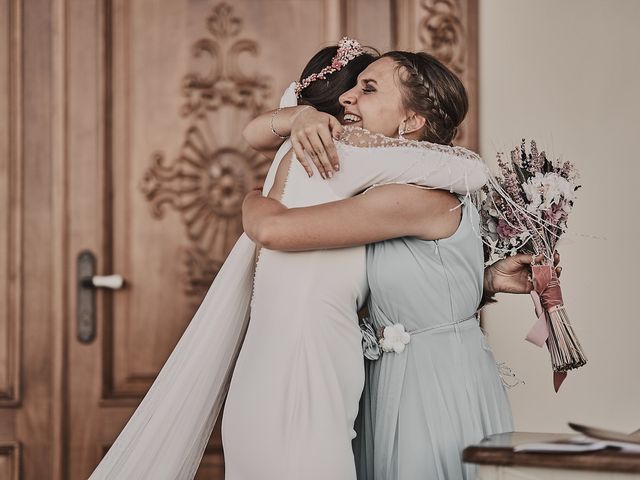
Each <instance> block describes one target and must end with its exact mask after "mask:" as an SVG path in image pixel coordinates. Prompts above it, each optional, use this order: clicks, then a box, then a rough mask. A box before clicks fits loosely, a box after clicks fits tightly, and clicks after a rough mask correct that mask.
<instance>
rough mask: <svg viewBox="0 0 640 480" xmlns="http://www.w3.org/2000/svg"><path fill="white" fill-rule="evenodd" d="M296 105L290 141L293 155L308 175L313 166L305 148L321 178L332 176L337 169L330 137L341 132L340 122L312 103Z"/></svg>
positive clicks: (336, 135)
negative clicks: (296, 109)
mask: <svg viewBox="0 0 640 480" xmlns="http://www.w3.org/2000/svg"><path fill="white" fill-rule="evenodd" d="M299 108H300V110H299V111H298V112H297V114H296V115H295V116H294V117H292V122H291V143H292V145H293V150H294V152H295V153H296V157H298V161H299V162H300V163H301V164H302V166H303V167H304V168H305V170H306V171H307V174H308V175H309V176H312V175H313V170H312V168H311V165H310V164H309V162H308V160H307V158H306V157H305V152H306V153H307V155H308V157H309V158H310V159H311V161H312V162H313V163H314V164H315V166H316V168H317V169H318V172H320V175H321V176H322V178H325V179H326V178H331V177H332V176H333V174H334V173H335V172H336V171H337V170H339V169H340V160H339V158H338V153H337V152H336V147H335V144H334V143H333V141H334V139H337V138H339V136H340V134H341V133H342V125H340V122H339V121H338V119H337V118H336V117H334V116H333V115H329V114H328V113H323V112H319V111H318V110H316V109H315V108H314V107H312V106H304V107H299Z"/></svg>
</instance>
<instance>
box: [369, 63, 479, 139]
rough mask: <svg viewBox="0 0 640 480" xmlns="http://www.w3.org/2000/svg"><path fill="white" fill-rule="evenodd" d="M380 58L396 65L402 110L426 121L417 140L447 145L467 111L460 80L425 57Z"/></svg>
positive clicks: (466, 101) (467, 102) (464, 93)
mask: <svg viewBox="0 0 640 480" xmlns="http://www.w3.org/2000/svg"><path fill="white" fill-rule="evenodd" d="M382 57H389V58H391V59H392V60H393V61H394V62H396V64H397V68H398V74H399V75H398V78H399V82H400V85H401V89H402V97H403V104H404V107H405V108H406V109H407V110H411V111H413V112H415V113H417V114H418V115H421V116H423V117H424V118H425V119H426V123H425V126H424V129H423V132H422V138H421V140H427V141H429V142H432V143H439V144H443V145H450V144H451V142H452V141H453V139H454V138H455V136H456V134H457V132H458V127H459V125H460V124H461V123H462V121H463V120H464V117H465V116H466V114H467V111H468V110H469V99H468V97H467V91H466V90H465V88H464V85H463V84H462V82H461V81H460V79H459V78H458V77H457V76H456V74H455V73H453V72H452V71H451V70H449V69H448V68H447V67H446V66H445V65H443V64H442V63H441V62H440V61H439V60H438V59H436V58H435V57H434V56H432V55H429V54H428V53H424V52H418V53H413V52H403V51H393V52H388V53H385V54H384V55H382Z"/></svg>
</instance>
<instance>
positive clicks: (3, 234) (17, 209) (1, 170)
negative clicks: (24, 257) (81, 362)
mask: <svg viewBox="0 0 640 480" xmlns="http://www.w3.org/2000/svg"><path fill="white" fill-rule="evenodd" d="M17 8H18V5H17V2H11V1H9V0H0V39H1V41H0V115H1V117H0V407H2V406H4V407H10V406H16V405H17V404H18V403H19V401H20V383H19V382H20V358H21V357H20V345H21V343H20V326H21V313H20V301H19V299H20V290H21V285H22V281H21V280H22V272H21V261H20V259H21V249H22V248H21V247H22V238H21V215H22V205H21V185H22V180H23V178H22V162H21V157H20V149H19V143H18V140H19V138H20V104H19V99H20V96H19V93H20V90H19V88H20V69H19V68H18V67H19V63H18V62H19V50H18V48H19V43H18V42H17V40H18V38H19V37H18V35H19V31H18V23H17V13H18V12H17Z"/></svg>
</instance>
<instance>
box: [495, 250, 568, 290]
mask: <svg viewBox="0 0 640 480" xmlns="http://www.w3.org/2000/svg"><path fill="white" fill-rule="evenodd" d="M542 259H543V256H542V255H539V256H537V257H535V261H536V262H540V261H542ZM533 260H534V258H533V257H532V256H531V255H528V254H526V253H519V254H517V255H513V256H512V257H506V258H503V259H502V260H499V261H497V262H496V263H494V264H493V265H491V266H490V267H488V268H487V269H486V270H485V276H484V288H485V293H486V294H488V295H493V294H495V293H530V292H531V290H533V283H531V280H530V278H531V277H530V275H531V263H532V261H533ZM559 263H560V254H559V253H558V252H556V253H555V255H554V257H553V265H554V266H555V267H556V274H557V275H558V277H559V276H560V273H561V271H562V267H559V266H558V264H559Z"/></svg>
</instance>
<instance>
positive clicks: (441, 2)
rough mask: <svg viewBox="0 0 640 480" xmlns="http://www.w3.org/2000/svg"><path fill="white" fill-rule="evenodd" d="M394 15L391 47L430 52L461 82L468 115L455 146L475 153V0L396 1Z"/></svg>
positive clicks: (476, 134) (476, 144) (476, 117)
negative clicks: (457, 145)
mask: <svg viewBox="0 0 640 480" xmlns="http://www.w3.org/2000/svg"><path fill="white" fill-rule="evenodd" d="M394 12H395V15H394V17H395V18H396V22H395V42H394V43H395V47H394V48H398V49H401V50H413V51H415V50H422V51H425V52H427V53H430V54H432V55H434V56H435V57H437V58H438V59H439V60H441V61H442V62H443V63H444V64H445V65H447V66H448V67H449V68H451V70H453V71H454V72H455V73H456V74H457V75H458V76H459V77H460V78H461V79H462V81H463V83H464V85H465V87H466V89H467V93H468V94H469V113H468V114H467V118H466V119H465V121H464V122H463V124H462V126H461V128H460V129H459V132H458V137H457V138H456V140H455V143H456V144H460V145H464V146H466V147H470V148H472V149H476V150H477V148H478V101H477V90H478V87H477V61H478V53H477V51H478V47H477V43H478V33H477V22H478V0H396V2H394Z"/></svg>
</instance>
